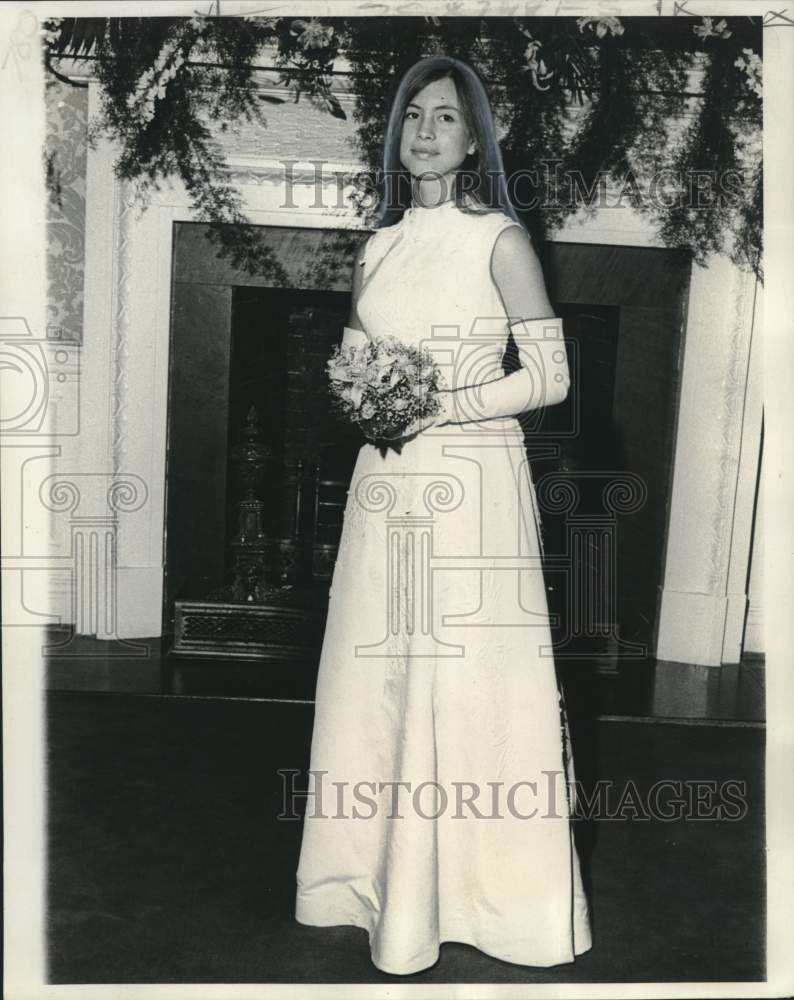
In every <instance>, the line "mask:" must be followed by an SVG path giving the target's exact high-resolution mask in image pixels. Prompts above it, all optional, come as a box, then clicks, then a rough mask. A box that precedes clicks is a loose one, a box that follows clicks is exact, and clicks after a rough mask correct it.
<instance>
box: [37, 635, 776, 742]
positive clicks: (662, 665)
mask: <svg viewBox="0 0 794 1000" xmlns="http://www.w3.org/2000/svg"><path fill="white" fill-rule="evenodd" d="M163 648H164V643H163V642H162V641H161V640H160V639H159V638H157V639H139V640H127V641H124V642H120V641H115V642H99V641H97V640H96V639H93V638H90V637H88V636H77V637H72V636H71V635H70V633H69V631H68V630H58V629H53V630H52V631H51V633H50V635H49V638H48V645H47V646H46V647H45V648H44V653H45V657H46V659H47V687H48V689H49V690H53V691H94V692H105V693H117V694H120V693H126V694H146V695H181V696H185V697H212V698H218V697H223V698H233V697H242V698H265V699H270V698H274V699H280V700H295V701H305V702H312V701H313V700H314V689H315V683H316V669H317V664H316V658H315V660H314V661H312V662H296V661H293V662H284V661H278V660H271V661H268V660H263V659H260V660H249V661H246V660H233V659H230V658H228V657H225V658H222V659H221V658H219V659H210V658H201V659H199V658H193V659H190V658H179V659H177V658H174V657H171V656H167V655H163V654H162V650H163ZM165 648H168V647H167V645H166V646H165ZM558 667H559V671H560V675H561V678H562V680H563V683H564V687H565V692H566V697H567V698H568V701H569V704H570V703H574V702H580V703H582V705H583V707H584V710H585V711H586V713H587V715H588V716H590V717H593V716H594V717H598V718H602V719H607V718H623V719H647V720H651V721H652V720H667V721H671V722H672V721H675V720H680V721H685V722H690V723H701V724H711V725H717V724H720V723H735V724H744V725H763V722H764V719H765V717H766V716H765V704H764V663H763V659H749V658H748V659H747V660H745V661H743V662H742V663H741V664H733V665H727V666H721V667H704V666H697V665H693V664H687V663H667V662H660V661H655V660H652V659H648V660H628V661H625V662H622V663H618V664H617V665H611V666H610V665H608V667H609V668H608V669H604V664H602V663H597V662H593V663H590V662H587V661H583V660H571V661H568V662H566V661H558Z"/></svg>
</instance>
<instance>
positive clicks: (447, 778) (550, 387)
mask: <svg viewBox="0 0 794 1000" xmlns="http://www.w3.org/2000/svg"><path fill="white" fill-rule="evenodd" d="M384 167H385V172H384V178H385V196H384V198H383V202H382V204H381V206H380V213H379V214H380V226H379V228H377V229H376V230H375V232H374V233H373V234H372V236H371V237H370V238H369V239H368V240H367V241H366V243H365V244H364V246H363V247H362V250H361V251H360V252H359V254H358V257H357V259H356V263H355V268H354V281H353V301H352V307H351V312H350V318H349V321H348V326H347V327H346V328H345V331H344V334H343V342H345V343H357V344H360V343H365V342H366V338H367V337H372V338H375V337H380V336H384V335H395V336H398V337H400V338H401V339H403V340H404V341H406V342H408V343H411V344H416V345H422V346H425V347H427V348H429V349H430V350H431V351H432V352H433V355H434V357H435V359H436V360H437V361H438V363H439V364H440V365H441V367H442V371H443V372H444V376H445V381H446V388H445V389H444V391H443V392H442V394H441V396H442V408H441V412H440V413H439V414H438V415H437V416H435V417H432V418H428V419H426V420H424V421H418V422H416V423H415V424H413V425H411V426H410V427H408V428H407V429H406V430H405V431H404V432H403V433H402V434H401V435H399V439H398V440H394V441H393V442H392V443H390V444H388V445H385V446H384V445H383V444H382V443H380V444H377V445H376V444H375V443H372V442H366V443H364V444H363V445H362V447H361V450H360V452H359V455H358V459H357V462H356V466H355V469H354V472H353V477H352V481H351V485H350V491H349V497H348V504H347V508H346V511H345V520H344V526H343V531H342V536H341V540H340V546H339V553H338V558H337V562H336V566H335V569H334V575H333V580H332V584H331V596H330V602H329V611H328V619H327V624H326V632H325V637H324V641H323V648H322V654H321V657H320V665H319V673H318V681H317V694H316V702H315V719H314V731H313V736H312V746H311V763H310V775H309V793H310V794H309V797H308V799H307V808H306V818H305V822H304V832H303V841H302V845H301V854H300V861H299V865H298V872H297V883H298V891H297V900H296V918H297V920H298V921H300V922H301V923H305V924H312V925H317V926H330V925H335V924H352V925H355V926H358V927H363V928H365V929H366V930H367V931H368V934H369V942H370V950H371V956H372V960H373V962H374V964H375V965H376V966H377V967H378V968H379V969H382V970H383V971H385V972H390V973H395V974H409V973H413V972H418V971H420V970H422V969H425V968H427V967H429V966H431V965H433V964H434V963H435V962H436V960H437V959H438V957H439V946H440V943H441V942H443V941H460V942H464V943H466V944H470V945H473V946H475V947H476V948H479V949H480V950H482V951H483V952H486V953H487V954H489V955H492V956H495V957H496V958H500V959H503V960H506V961H509V962H515V963H520V964H524V965H533V966H551V965H556V964H559V963H563V962H570V961H572V960H573V959H574V957H575V956H576V955H578V954H580V953H582V952H584V951H586V950H587V949H588V948H590V946H591V940H590V925H589V917H588V909H587V903H586V900H585V896H584V893H583V890H582V881H581V875H580V869H579V861H578V858H577V854H576V850H575V847H574V844H573V839H572V835H571V825H570V807H571V806H570V799H571V788H570V783H571V779H572V777H573V771H572V764H571V760H570V756H569V755H568V754H567V753H566V743H567V739H566V737H567V732H566V726H565V722H564V716H563V717H562V722H561V712H560V699H559V691H558V687H557V680H556V673H555V669H554V661H553V655H552V650H551V635H550V632H549V622H548V610H547V605H546V592H545V587H544V583H543V574H542V569H541V562H540V555H541V553H540V533H539V522H538V519H537V513H536V505H535V494H534V488H533V485H532V479H531V475H530V471H529V467H528V463H527V461H526V456H525V453H524V447H523V434H522V431H521V426H520V424H519V422H518V420H517V419H516V414H519V413H523V412H525V411H527V410H531V409H536V408H538V407H542V406H548V405H552V404H554V403H557V402H560V401H562V400H563V399H564V398H565V396H566V394H567V391H568V385H569V376H568V367H567V360H566V354H565V347H564V342H563V340H562V329H561V321H560V320H559V319H557V318H555V317H554V316H553V310H552V308H551V305H550V303H549V299H548V297H547V294H546V290H545V287H544V282H543V277H542V273H541V269H540V266H539V264H538V260H537V257H536V254H535V252H534V249H533V247H532V243H531V240H530V238H529V236H528V234H527V232H526V230H525V229H524V228H523V226H521V224H520V223H519V222H518V220H517V217H516V214H515V210H514V209H513V207H512V206H511V204H510V201H509V198H508V195H507V187H506V182H505V177H504V169H503V166H502V160H501V155H500V152H499V148H498V144H497V141H496V134H495V128H494V123H493V117H492V113H491V110H490V107H489V104H488V99H487V96H486V94H485V90H484V88H483V86H482V83H481V82H480V80H479V78H478V77H477V75H476V74H475V73H474V71H473V70H472V69H471V68H470V67H469V66H467V65H466V64H465V63H462V62H460V61H458V60H456V59H452V58H448V57H444V56H433V57H430V58H428V59H424V60H422V61H420V62H419V63H417V64H416V65H415V66H413V67H412V68H411V69H410V70H408V72H407V73H406V74H405V76H404V78H403V79H402V81H401V83H400V86H399V88H398V91H397V94H396V96H395V100H394V103H393V106H392V109H391V112H390V115H389V120H388V123H387V129H386V141H385V149H384ZM509 332H512V334H513V337H514V339H515V342H516V344H517V346H518V350H519V355H520V358H521V361H522V364H521V366H520V368H519V369H518V370H517V371H514V372H512V373H511V374H509V375H505V374H504V372H503V368H502V360H503V355H504V351H505V346H506V344H507V341H508V334H509Z"/></svg>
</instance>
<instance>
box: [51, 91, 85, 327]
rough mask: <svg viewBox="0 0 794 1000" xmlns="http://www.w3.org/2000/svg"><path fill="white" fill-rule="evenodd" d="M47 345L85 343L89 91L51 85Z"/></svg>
mask: <svg viewBox="0 0 794 1000" xmlns="http://www.w3.org/2000/svg"><path fill="white" fill-rule="evenodd" d="M45 104H46V122H47V135H46V149H45V157H46V164H47V187H48V191H49V197H48V206H47V339H48V340H65V341H72V342H76V343H78V344H79V343H82V340H83V282H84V262H85V174H86V138H87V122H88V90H87V89H85V88H78V87H70V86H69V85H68V84H65V83H61V82H60V81H58V80H53V79H50V80H48V81H47V87H46V90H45Z"/></svg>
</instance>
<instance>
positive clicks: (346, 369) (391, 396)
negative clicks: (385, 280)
mask: <svg viewBox="0 0 794 1000" xmlns="http://www.w3.org/2000/svg"><path fill="white" fill-rule="evenodd" d="M326 369H327V372H328V378H329V381H330V388H331V397H332V402H333V405H334V409H335V410H336V412H337V413H339V414H341V415H342V416H343V417H345V418H347V419H348V420H351V421H353V423H356V424H358V426H359V427H360V428H361V430H362V431H363V432H364V435H365V437H367V438H370V439H371V440H373V441H378V440H387V439H390V438H393V437H395V436H397V435H398V434H399V432H400V431H401V430H404V429H405V428H406V427H408V426H409V425H410V424H412V423H413V422H414V421H415V420H419V419H422V418H424V417H431V416H435V415H436V414H437V413H439V412H440V409H441V403H440V401H439V399H438V390H439V388H440V387H441V382H442V375H441V370H440V368H439V367H438V364H437V362H436V361H435V359H434V358H433V355H432V354H431V352H430V351H429V350H428V348H426V347H424V348H419V347H414V346H412V345H410V344H404V343H403V342H402V341H400V340H398V339H397V337H392V336H388V337H380V338H377V339H375V340H371V341H369V342H368V343H366V344H364V345H363V346H361V347H352V346H347V347H342V346H341V345H337V346H336V347H335V348H334V349H333V351H332V353H331V356H330V358H329V359H328V363H327V366H326Z"/></svg>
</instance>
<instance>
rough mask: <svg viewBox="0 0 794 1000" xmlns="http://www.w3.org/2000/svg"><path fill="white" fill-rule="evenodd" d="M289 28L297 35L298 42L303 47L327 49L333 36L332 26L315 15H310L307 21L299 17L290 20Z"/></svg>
mask: <svg viewBox="0 0 794 1000" xmlns="http://www.w3.org/2000/svg"><path fill="white" fill-rule="evenodd" d="M290 30H291V32H292V34H293V35H297V36H298V44H299V45H302V46H303V48H304V49H327V48H328V46H329V45H330V44H331V41H332V40H333V37H334V29H333V27H332V26H331V25H330V24H323V23H322V21H320V19H319V18H316V17H310V18H309V20H308V21H304V20H303V19H302V18H299V19H298V20H297V21H293V22H292V27H291V29H290Z"/></svg>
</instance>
